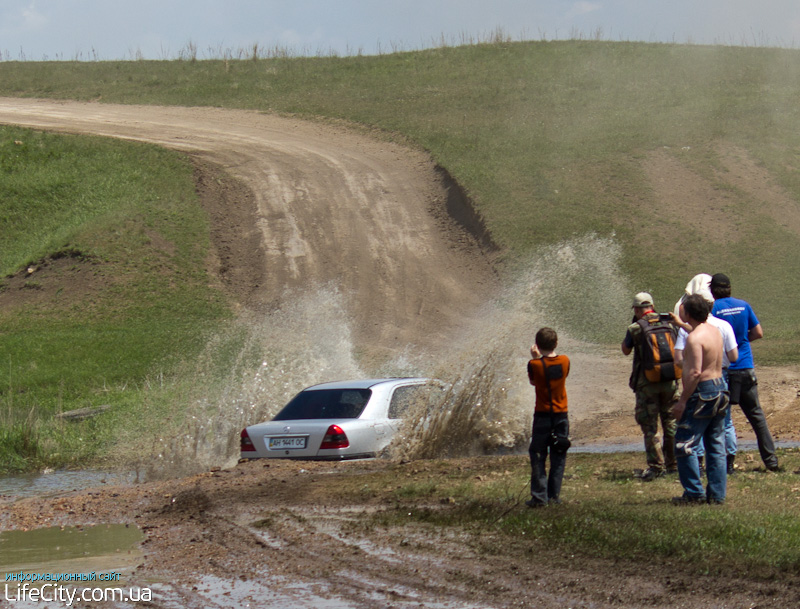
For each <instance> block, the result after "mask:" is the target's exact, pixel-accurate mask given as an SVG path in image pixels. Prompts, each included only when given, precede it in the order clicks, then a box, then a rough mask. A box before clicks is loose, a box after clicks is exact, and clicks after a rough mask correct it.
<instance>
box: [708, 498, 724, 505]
mask: <svg viewBox="0 0 800 609" xmlns="http://www.w3.org/2000/svg"><path fill="white" fill-rule="evenodd" d="M708 505H725V500H724V499H716V498H712V497H709V498H708Z"/></svg>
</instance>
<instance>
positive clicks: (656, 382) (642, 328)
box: [622, 292, 680, 482]
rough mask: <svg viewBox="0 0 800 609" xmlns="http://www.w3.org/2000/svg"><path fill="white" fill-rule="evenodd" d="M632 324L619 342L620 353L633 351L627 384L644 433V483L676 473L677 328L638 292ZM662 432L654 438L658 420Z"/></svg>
mask: <svg viewBox="0 0 800 609" xmlns="http://www.w3.org/2000/svg"><path fill="white" fill-rule="evenodd" d="M631 308H632V309H633V322H632V323H631V325H629V326H628V330H627V332H626V333H625V339H624V340H623V341H622V353H623V354H625V355H629V354H630V353H631V352H633V369H632V371H631V377H630V381H629V385H630V388H631V389H632V390H633V391H634V393H635V394H636V408H635V410H634V416H635V417H636V422H637V423H638V424H639V427H641V428H642V433H643V434H644V450H645V454H646V458H647V469H645V470H644V471H643V472H642V474H641V479H642V480H643V481H645V482H649V481H651V480H655V479H656V478H659V477H661V476H663V475H664V474H665V473H666V472H674V471H677V464H676V461H675V429H676V425H677V424H676V422H675V417H673V416H672V407H673V405H674V404H675V403H676V402H677V401H678V398H679V395H680V394H679V390H678V383H677V381H678V379H679V378H680V368H679V367H677V366H676V365H675V362H674V347H675V338H676V336H677V333H678V331H677V329H676V328H675V326H674V325H673V324H672V323H671V321H670V320H671V318H670V315H669V314H668V313H665V314H663V315H659V314H658V313H656V311H655V307H654V306H653V297H652V296H651V295H650V294H648V293H647V292H639V293H638V294H636V296H635V297H634V299H633V305H632V307H631ZM659 419H660V420H661V428H662V431H663V436H664V441H663V451H662V443H661V441H660V439H659V436H658V421H659Z"/></svg>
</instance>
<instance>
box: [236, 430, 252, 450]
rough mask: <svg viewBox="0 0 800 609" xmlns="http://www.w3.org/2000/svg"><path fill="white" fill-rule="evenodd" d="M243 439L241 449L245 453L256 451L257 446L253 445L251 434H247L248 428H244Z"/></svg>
mask: <svg viewBox="0 0 800 609" xmlns="http://www.w3.org/2000/svg"><path fill="white" fill-rule="evenodd" d="M241 436H242V440H241V442H240V443H239V444H240V446H241V451H242V452H243V453H254V452H256V447H255V446H254V445H253V441H252V440H251V439H250V436H249V435H248V434H247V430H246V429H243V430H242V433H241Z"/></svg>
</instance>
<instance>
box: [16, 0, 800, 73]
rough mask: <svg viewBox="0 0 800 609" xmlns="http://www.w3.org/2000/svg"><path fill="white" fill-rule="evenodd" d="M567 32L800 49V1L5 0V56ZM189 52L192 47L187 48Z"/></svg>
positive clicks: (374, 48)
mask: <svg viewBox="0 0 800 609" xmlns="http://www.w3.org/2000/svg"><path fill="white" fill-rule="evenodd" d="M498 32H499V33H501V34H502V35H503V36H504V37H507V38H510V39H512V40H558V39H567V38H573V39H574V38H583V39H601V40H612V41H619V40H623V41H643V42H667V43H678V44H725V45H741V46H779V47H786V48H797V47H800V2H798V1H797V0H761V1H760V2H757V1H756V0H580V1H574V0H0V59H2V60H6V61H8V60H20V59H23V60H35V61H42V60H112V59H176V58H178V57H180V56H182V54H183V55H184V56H185V54H187V53H193V54H194V56H196V57H197V58H198V59H210V58H215V59H216V58H221V57H224V56H226V55H230V56H232V57H236V56H237V55H239V56H241V55H242V54H243V52H248V51H249V52H250V54H252V49H253V48H254V46H255V45H257V48H259V49H262V50H267V51H269V50H280V51H281V52H285V53H289V54H291V55H330V54H335V55H340V56H345V55H355V54H359V53H360V54H365V55H373V54H379V53H390V52H394V51H411V50H417V49H422V48H429V47H433V46H439V45H440V44H441V43H442V42H444V43H446V44H448V45H451V46H454V45H458V44H464V43H467V42H476V41H486V40H489V39H492V38H493V37H494V35H495V34H496V33H498ZM192 49H194V50H193V51H192Z"/></svg>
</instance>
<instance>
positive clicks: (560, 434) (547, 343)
mask: <svg viewBox="0 0 800 609" xmlns="http://www.w3.org/2000/svg"><path fill="white" fill-rule="evenodd" d="M557 345H558V334H556V331H555V330H553V329H552V328H541V329H540V330H539V331H538V332H537V333H536V343H535V344H534V345H533V346H532V347H531V357H532V358H533V359H531V360H530V361H529V362H528V380H529V381H530V383H531V385H533V386H534V387H535V388H536V407H535V409H534V411H533V430H532V432H531V445H530V449H529V450H528V454H529V455H530V459H531V498H530V500H528V501H526V502H525V503H526V505H527V506H528V507H532V508H536V507H544V506H546V505H547V504H548V503H561V499H560V495H561V481H562V479H563V478H564V467H565V466H566V463H567V450H568V449H569V447H570V440H569V417H568V415H567V388H566V384H565V381H566V380H567V375H568V374H569V358H568V357H567V356H566V355H556V346H557ZM548 452H549V453H550V475H549V476H548V475H547V469H546V465H545V464H546V461H547V454H548Z"/></svg>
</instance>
